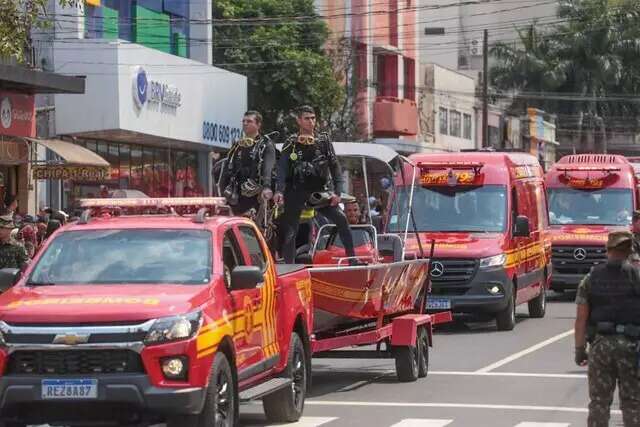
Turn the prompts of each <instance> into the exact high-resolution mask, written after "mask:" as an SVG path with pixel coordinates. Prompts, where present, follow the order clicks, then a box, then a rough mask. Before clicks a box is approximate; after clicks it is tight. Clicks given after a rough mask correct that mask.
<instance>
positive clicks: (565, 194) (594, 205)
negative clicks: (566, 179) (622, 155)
mask: <svg viewBox="0 0 640 427" xmlns="http://www.w3.org/2000/svg"><path fill="white" fill-rule="evenodd" d="M547 192H548V195H549V222H550V223H551V225H563V224H581V225H629V224H631V214H632V213H633V194H632V193H631V190H629V189H625V188H604V189H600V190H579V189H575V188H549V189H548V190H547Z"/></svg>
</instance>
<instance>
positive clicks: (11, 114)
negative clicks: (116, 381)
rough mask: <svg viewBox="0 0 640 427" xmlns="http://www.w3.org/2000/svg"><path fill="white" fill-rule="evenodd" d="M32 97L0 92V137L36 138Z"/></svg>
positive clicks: (34, 109) (34, 110)
mask: <svg viewBox="0 0 640 427" xmlns="http://www.w3.org/2000/svg"><path fill="white" fill-rule="evenodd" d="M34 99H35V98H34V97H33V95H22V94H17V93H11V92H1V91H0V135H10V136H24V137H30V138H33V137H34V136H36V121H35V117H36V108H35V101H34Z"/></svg>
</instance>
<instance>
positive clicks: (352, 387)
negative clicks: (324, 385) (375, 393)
mask: <svg viewBox="0 0 640 427" xmlns="http://www.w3.org/2000/svg"><path fill="white" fill-rule="evenodd" d="M369 383H370V381H358V382H355V383H353V384H349V385H346V386H344V387H342V388H341V389H339V390H338V393H344V392H345V391H352V390H355V389H357V388H360V387H362V386H365V385H367V384H369Z"/></svg>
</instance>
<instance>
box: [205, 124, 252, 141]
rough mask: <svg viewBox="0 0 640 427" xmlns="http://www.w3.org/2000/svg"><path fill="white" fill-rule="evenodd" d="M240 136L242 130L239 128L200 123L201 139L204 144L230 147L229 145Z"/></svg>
mask: <svg viewBox="0 0 640 427" xmlns="http://www.w3.org/2000/svg"><path fill="white" fill-rule="evenodd" d="M241 136H242V129H240V128H234V127H231V126H226V125H223V124H219V123H211V122H206V121H205V122H203V123H202V139H204V141H205V142H212V143H221V144H226V145H231V143H233V142H234V141H236V140H238V139H240V137H241Z"/></svg>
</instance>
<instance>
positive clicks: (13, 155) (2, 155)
mask: <svg viewBox="0 0 640 427" xmlns="http://www.w3.org/2000/svg"><path fill="white" fill-rule="evenodd" d="M28 161H29V147H28V146H27V143H26V142H24V141H13V140H8V141H7V140H5V141H2V142H1V143H0V165H20V164H24V163H27V162H28Z"/></svg>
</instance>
